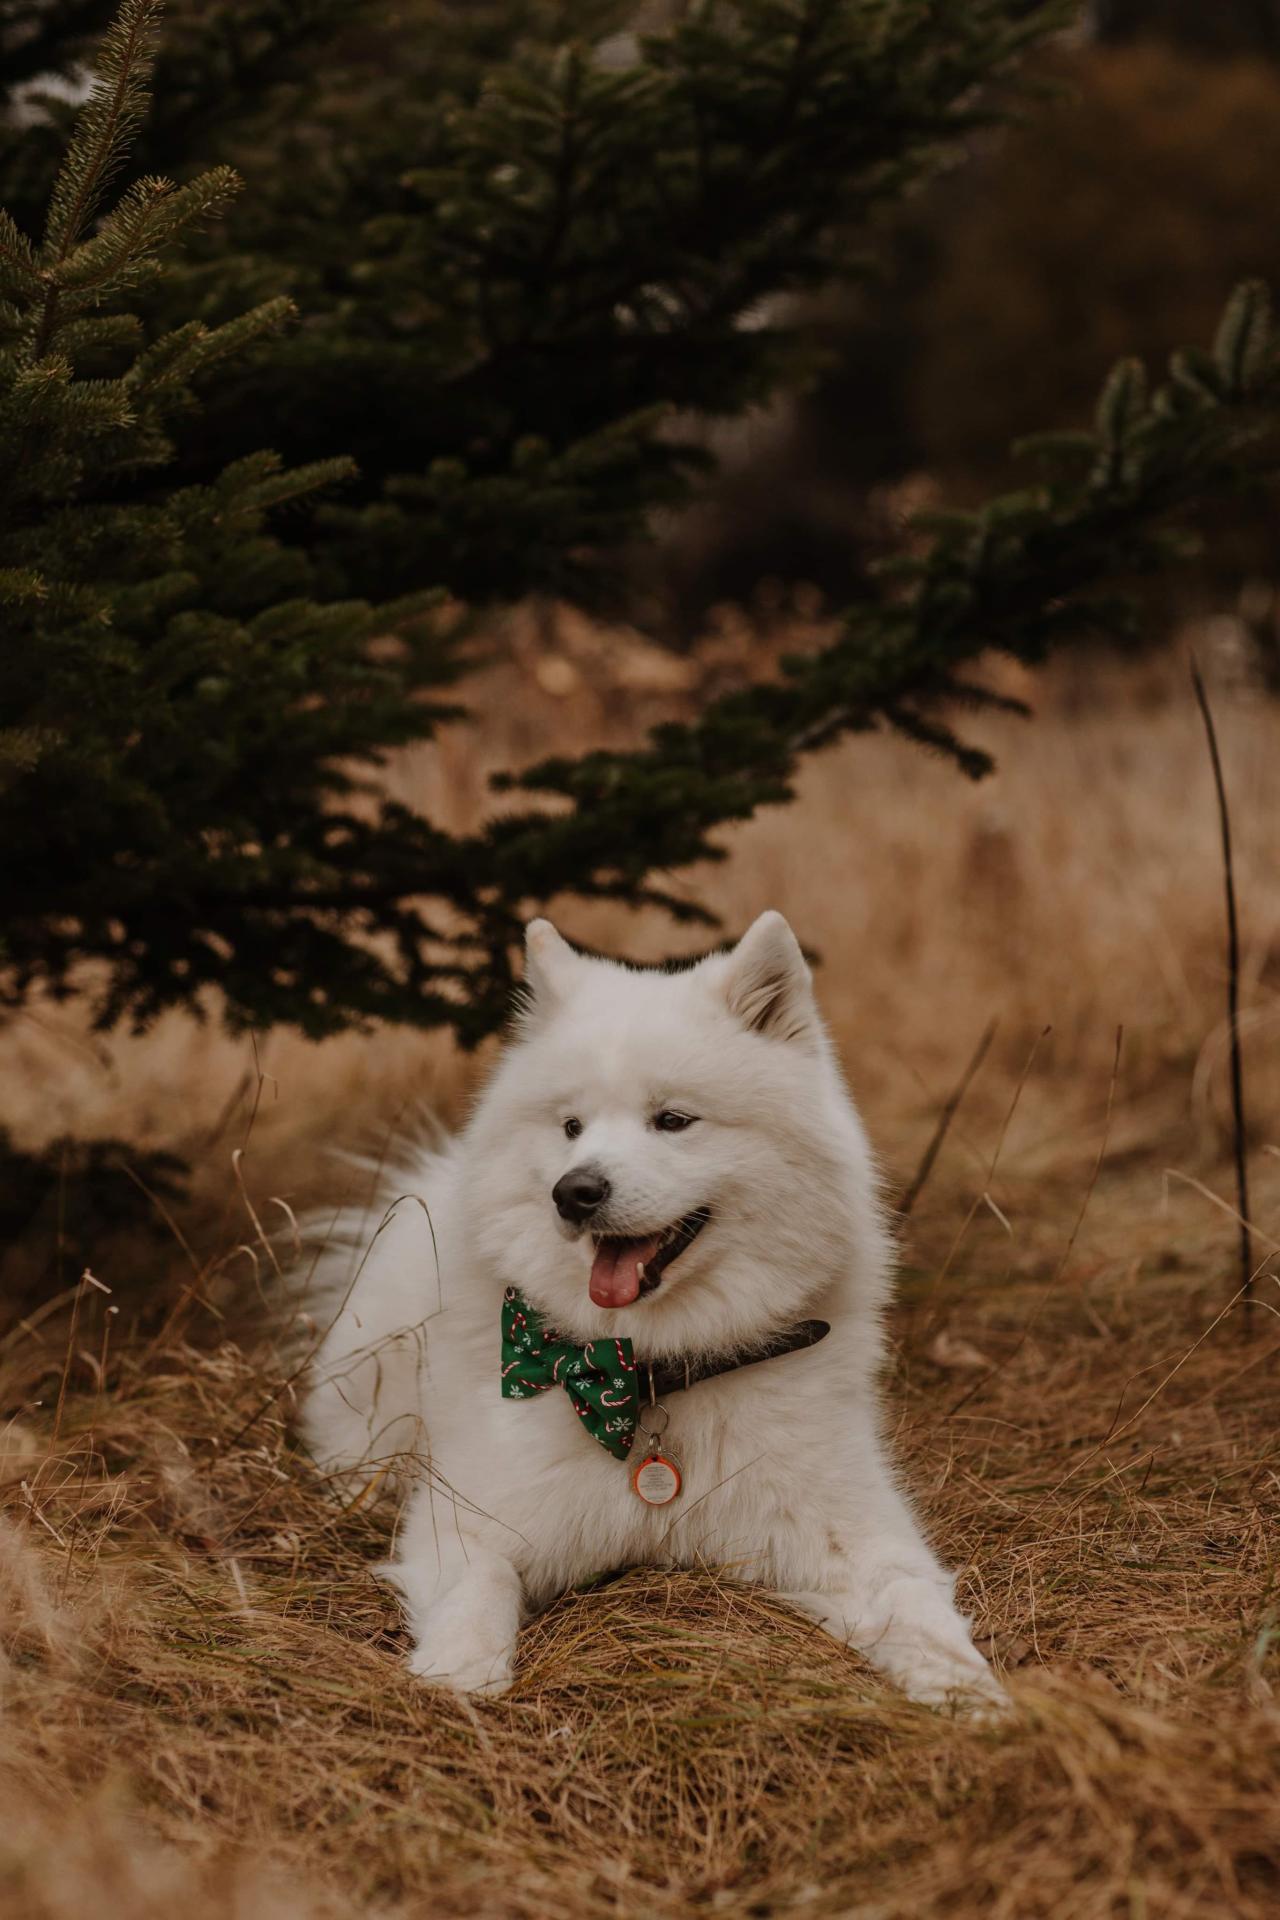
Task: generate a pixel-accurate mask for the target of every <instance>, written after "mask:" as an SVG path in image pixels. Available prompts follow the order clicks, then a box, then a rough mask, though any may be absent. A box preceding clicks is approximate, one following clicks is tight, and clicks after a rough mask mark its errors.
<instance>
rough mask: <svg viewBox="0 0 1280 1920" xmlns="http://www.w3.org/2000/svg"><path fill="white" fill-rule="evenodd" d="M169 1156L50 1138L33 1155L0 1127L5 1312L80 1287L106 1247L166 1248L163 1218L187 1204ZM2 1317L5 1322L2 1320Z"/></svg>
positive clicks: (181, 1171) (180, 1170)
mask: <svg viewBox="0 0 1280 1920" xmlns="http://www.w3.org/2000/svg"><path fill="white" fill-rule="evenodd" d="M186 1189H187V1168H186V1165H185V1163H184V1162H183V1161H182V1160H180V1159H179V1158H178V1157H177V1156H176V1155H175V1154H172V1153H161V1152H145V1151H142V1150H140V1149H139V1148H138V1147H137V1146H135V1145H131V1144H129V1143H128V1142H127V1141H123V1140H92V1141H84V1140H72V1139H55V1140H53V1141H51V1142H50V1143H49V1144H48V1145H47V1146H45V1147H42V1148H41V1150H40V1152H39V1153H28V1152H25V1151H24V1150H23V1149H22V1148H20V1147H17V1146H15V1145H14V1143H13V1141H12V1139H11V1138H10V1136H9V1135H8V1133H7V1132H5V1130H4V1129H3V1128H0V1299H2V1300H3V1303H4V1306H5V1308H6V1309H8V1310H9V1311H12V1310H14V1309H15V1308H18V1307H20V1306H21V1305H23V1304H24V1303H25V1302H27V1301H28V1300H35V1299H38V1298H40V1297H41V1296H47V1295H48V1294H49V1293H50V1292H52V1291H54V1290H55V1289H58V1288H60V1287H64V1286H71V1285H73V1284H74V1283H75V1282H76V1281H78V1280H79V1278H80V1275H81V1273H82V1272H83V1271H84V1268H85V1266H86V1264H87V1263H88V1262H89V1261H90V1260H91V1259H92V1260H96V1261H98V1262H99V1263H102V1262H104V1261H109V1257H110V1250H111V1248H112V1247H113V1246H115V1245H117V1244H120V1243H123V1244H126V1245H128V1246H131V1247H133V1248H135V1249H136V1247H137V1246H138V1245H139V1243H140V1242H141V1241H143V1240H146V1241H154V1240H156V1239H162V1240H166V1241H170V1242H172V1239H173V1229H172V1227H171V1226H170V1225H169V1224H168V1223H167V1221H166V1218H165V1215H166V1214H167V1213H168V1212H169V1209H170V1208H171V1207H172V1206H174V1205H178V1204H181V1203H182V1202H183V1200H184V1199H185V1197H186ZM7 1317H8V1316H7V1314H6V1318H7Z"/></svg>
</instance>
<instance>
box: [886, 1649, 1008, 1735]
mask: <svg viewBox="0 0 1280 1920" xmlns="http://www.w3.org/2000/svg"><path fill="white" fill-rule="evenodd" d="M893 1678H894V1679H895V1680H896V1681H897V1683H898V1685H899V1686H900V1687H901V1688H902V1690H903V1692H904V1693H905V1694H907V1695H908V1696H909V1698H910V1699H912V1700H918V1701H919V1702H920V1704H921V1705H922V1706H926V1707H937V1708H941V1709H943V1710H945V1711H949V1712H951V1713H962V1714H964V1716H965V1717H966V1719H972V1720H979V1721H996V1720H1003V1719H1004V1718H1005V1717H1006V1716H1007V1715H1008V1714H1009V1713H1010V1712H1011V1711H1012V1703H1011V1701H1010V1699H1009V1696H1008V1694H1007V1693H1006V1692H1005V1689H1004V1687H1003V1685H1002V1684H1001V1682H1000V1680H999V1679H998V1678H997V1677H996V1675H995V1674H994V1673H993V1672H992V1671H991V1668H990V1667H989V1666H988V1665H987V1663H986V1661H985V1660H984V1659H983V1657H982V1655H981V1654H980V1653H979V1652H978V1650H977V1648H976V1647H966V1648H964V1649H963V1651H961V1650H960V1649H956V1650H954V1651H953V1650H952V1649H951V1648H949V1647H948V1648H936V1647H928V1646H924V1647H917V1648H914V1649H913V1650H912V1651H911V1652H910V1653H903V1654H901V1655H900V1656H899V1657H898V1659H897V1660H896V1661H895V1662H894V1671H893Z"/></svg>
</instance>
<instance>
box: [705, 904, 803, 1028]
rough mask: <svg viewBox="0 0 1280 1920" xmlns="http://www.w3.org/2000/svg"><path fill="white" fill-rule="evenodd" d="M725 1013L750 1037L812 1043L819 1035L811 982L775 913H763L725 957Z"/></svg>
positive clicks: (797, 944) (795, 945) (791, 938)
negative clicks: (726, 965) (758, 1034)
mask: <svg viewBox="0 0 1280 1920" xmlns="http://www.w3.org/2000/svg"><path fill="white" fill-rule="evenodd" d="M724 993H725V998H726V999H727V1000H728V1002H729V1010H730V1012H731V1013H734V1014H736V1015H737V1017H738V1019H739V1020H741V1022H742V1024H743V1026H745V1027H750V1029H751V1031H752V1032H753V1033H763V1034H767V1035H768V1036H769V1037H770V1039H774V1040H798V1041H807V1042H812V1041H813V1040H814V1039H815V1038H816V1036H817V1031H818V1014H817V1008H816V1007H815V1005H814V1000H813V979H812V976H811V974H810V972H809V968H808V964H807V963H806V961H805V957H804V955H803V954H802V953H801V951H800V942H799V941H798V940H797V939H796V937H795V935H794V933H792V931H791V928H790V927H789V926H788V925H787V922H786V921H785V920H784V919H783V917H782V915H781V914H780V913H762V914H761V915H760V918H759V919H758V920H756V921H753V922H752V924H751V925H750V926H749V927H748V928H747V931H746V932H745V933H744V934H743V936H742V938H741V940H739V942H738V944H737V946H736V947H735V948H734V949H733V952H732V953H731V954H730V955H729V963H728V967H727V969H726V971H725V974H724Z"/></svg>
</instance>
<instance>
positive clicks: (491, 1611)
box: [383, 1521, 524, 1694]
mask: <svg viewBox="0 0 1280 1920" xmlns="http://www.w3.org/2000/svg"><path fill="white" fill-rule="evenodd" d="M415 1531H416V1530H415V1529H414V1527H413V1525H412V1521H411V1522H410V1525H409V1527H408V1528H407V1529H406V1537H405V1542H404V1546H403V1548H402V1550H401V1553H400V1556H399V1558H398V1559H397V1560H396V1561H395V1563H394V1564H393V1565H392V1566H389V1567H387V1568H385V1569H384V1570H383V1577H384V1578H385V1579H387V1580H388V1581H389V1582H390V1583H391V1584H392V1585H394V1586H395V1587H398V1588H399V1590H400V1593H401V1595H402V1597H403V1599H404V1605H405V1612H406V1613H407V1614H408V1617H409V1626H410V1628H411V1630H412V1633H413V1639H414V1648H413V1652H412V1653H411V1654H410V1656H409V1668H410V1671H411V1672H413V1673H416V1674H417V1675H418V1676H419V1678H420V1679H423V1680H430V1681H432V1682H433V1683H434V1684H435V1685H436V1686H440V1687H452V1688H453V1689H454V1691H455V1692H457V1693H490V1694H493V1693H505V1692H506V1690H507V1688H508V1687H509V1686H510V1685H511V1678H512V1673H513V1671H514V1667H515V1656H516V1635H517V1634H518V1633H519V1631H520V1620H521V1616H522V1614H523V1612H524V1591H523V1588H522V1585H521V1581H520V1575H519V1573H518V1572H517V1570H516V1568H515V1567H514V1566H513V1565H512V1564H511V1562H510V1560H508V1559H507V1558H506V1557H505V1556H504V1555H503V1554H501V1553H499V1552H495V1551H494V1550H493V1548H492V1547H488V1546H481V1545H480V1544H479V1543H477V1542H463V1541H460V1540H455V1541H453V1542H452V1543H451V1544H450V1546H449V1547H447V1548H446V1549H445V1551H444V1552H443V1553H441V1552H440V1551H439V1549H438V1548H437V1547H436V1546H435V1545H434V1543H433V1544H432V1545H431V1546H429V1547H428V1546H425V1545H421V1544H420V1543H418V1542H416V1541H415V1538H414V1535H415Z"/></svg>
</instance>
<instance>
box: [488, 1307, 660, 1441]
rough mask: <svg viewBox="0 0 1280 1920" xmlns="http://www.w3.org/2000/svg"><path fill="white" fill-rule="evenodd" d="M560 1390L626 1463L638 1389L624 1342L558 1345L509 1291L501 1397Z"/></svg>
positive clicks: (632, 1438)
mask: <svg viewBox="0 0 1280 1920" xmlns="http://www.w3.org/2000/svg"><path fill="white" fill-rule="evenodd" d="M548 1387H563V1388H564V1390H565V1392H566V1393H567V1394H568V1396H569V1398H570V1400H572V1402H573V1406H574V1411H575V1412H576V1413H577V1415H578V1417H579V1419H580V1420H581V1421H582V1423H583V1425H584V1426H585V1427H586V1430H587V1432H588V1433H589V1434H590V1435H591V1438H592V1439H593V1440H598V1441H599V1442H600V1445H601V1446H602V1447H607V1448H608V1449H609V1452H610V1453H611V1454H613V1456H614V1458H615V1459H618V1460H625V1459H626V1457H627V1455H628V1454H629V1453H630V1452H631V1448H632V1446H633V1444H634V1442H635V1437H636V1419H637V1416H638V1414H639V1412H640V1389H639V1386H638V1384H637V1382H636V1362H635V1355H634V1354H633V1353H632V1351H631V1342H630V1341H629V1340H588V1342H587V1344H586V1346H585V1347H580V1346H579V1345H578V1344H577V1342H576V1341H573V1340H562V1339H561V1337H560V1335H559V1334H558V1333H557V1332H556V1330H555V1328H554V1327H548V1326H547V1325H545V1323H544V1321H543V1318H542V1315H541V1314H540V1313H538V1312H536V1311H535V1309H534V1308H533V1307H531V1306H530V1305H529V1303H528V1301H527V1300H525V1299H523V1298H522V1297H521V1295H520V1294H518V1293H517V1292H516V1290H515V1288H514V1287H508V1288H507V1290H506V1293H505V1294H504V1295H503V1300H502V1397H503V1399H504V1400H529V1399H531V1398H532V1397H533V1395H534V1394H535V1393H545V1392H546V1391H547V1389H548Z"/></svg>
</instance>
